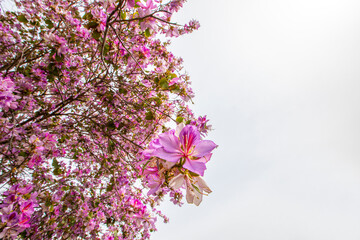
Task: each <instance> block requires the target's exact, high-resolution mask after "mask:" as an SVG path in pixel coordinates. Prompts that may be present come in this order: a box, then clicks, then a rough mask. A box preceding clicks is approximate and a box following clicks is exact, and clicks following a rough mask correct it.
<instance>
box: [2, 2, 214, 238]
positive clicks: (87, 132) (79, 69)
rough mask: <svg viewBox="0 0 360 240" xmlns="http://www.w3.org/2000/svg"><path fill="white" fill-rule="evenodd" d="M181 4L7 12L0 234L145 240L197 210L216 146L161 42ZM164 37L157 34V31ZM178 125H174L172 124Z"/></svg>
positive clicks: (177, 62)
mask: <svg viewBox="0 0 360 240" xmlns="http://www.w3.org/2000/svg"><path fill="white" fill-rule="evenodd" d="M183 2H185V0H171V1H166V2H165V1H162V0H147V2H146V3H144V2H142V1H140V0H105V1H102V0H99V1H98V0H57V1H53V0H18V1H15V3H16V6H17V10H16V11H15V12H9V11H7V12H5V10H3V9H2V10H1V13H0V48H1V50H0V82H1V84H0V164H1V165H0V166H1V167H0V184H1V186H0V194H1V196H2V197H1V198H0V216H1V223H0V238H3V239H11V238H12V239H15V238H26V239H76V238H84V239H148V238H149V236H150V232H152V231H155V230H156V228H155V225H154V224H155V221H156V217H162V218H164V220H165V221H166V220H167V219H166V217H165V216H164V215H163V214H162V213H161V212H160V211H158V210H157V209H156V206H158V204H159V203H160V201H161V200H162V199H163V197H164V196H165V195H169V196H170V199H171V201H172V202H173V203H174V204H177V205H181V204H182V197H183V192H182V189H186V200H187V202H188V203H194V204H196V205H199V204H200V202H201V200H202V197H203V195H205V194H207V193H210V192H211V190H210V189H209V187H208V186H207V185H206V183H205V181H204V180H203V179H202V177H201V176H203V175H204V171H205V169H206V163H207V162H208V161H209V159H210V157H211V152H212V150H213V149H214V148H215V147H216V145H215V144H214V143H213V142H212V141H209V140H203V139H202V138H203V137H205V135H206V134H207V131H208V130H209V129H210V126H209V125H207V122H208V120H207V119H206V117H199V118H195V116H194V114H193V113H192V111H191V110H190V109H189V108H188V105H187V102H188V101H189V100H190V99H191V98H192V97H193V92H192V90H191V88H190V82H189V77H188V76H187V75H186V74H185V73H184V72H183V70H182V66H181V63H182V60H181V59H180V58H177V57H175V56H174V55H173V54H172V53H171V52H169V51H168V49H167V47H168V45H169V44H170V42H169V41H165V40H161V39H165V37H178V36H179V35H182V34H186V33H190V32H192V31H193V30H195V29H197V28H198V27H199V24H198V22H197V21H190V22H189V23H188V24H185V25H179V24H176V23H173V22H171V17H172V14H173V13H175V12H177V11H178V10H179V9H180V8H181V7H182V4H183ZM161 35H165V37H162V38H159V36H161ZM169 121H173V122H176V123H177V127H176V129H174V130H171V129H169V128H168V127H167V126H169V125H168V124H167V123H168V122H169Z"/></svg>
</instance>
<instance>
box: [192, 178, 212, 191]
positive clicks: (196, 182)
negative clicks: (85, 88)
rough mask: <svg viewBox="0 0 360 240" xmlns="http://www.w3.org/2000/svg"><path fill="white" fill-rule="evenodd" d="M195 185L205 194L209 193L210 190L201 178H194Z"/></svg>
mask: <svg viewBox="0 0 360 240" xmlns="http://www.w3.org/2000/svg"><path fill="white" fill-rule="evenodd" d="M195 184H196V185H197V186H199V188H201V189H203V190H204V191H205V192H207V193H211V192H212V191H211V189H210V188H209V186H208V185H207V184H206V182H205V180H204V179H203V178H202V177H200V176H199V177H195Z"/></svg>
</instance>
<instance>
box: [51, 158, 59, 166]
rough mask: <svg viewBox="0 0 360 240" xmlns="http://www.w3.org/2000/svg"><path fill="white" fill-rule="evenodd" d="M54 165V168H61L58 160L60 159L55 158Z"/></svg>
mask: <svg viewBox="0 0 360 240" xmlns="http://www.w3.org/2000/svg"><path fill="white" fill-rule="evenodd" d="M52 166H53V167H54V168H59V167H60V164H59V162H58V160H57V159H56V158H54V159H53V162H52Z"/></svg>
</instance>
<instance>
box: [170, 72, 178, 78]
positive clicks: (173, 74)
mask: <svg viewBox="0 0 360 240" xmlns="http://www.w3.org/2000/svg"><path fill="white" fill-rule="evenodd" d="M169 77H170V79H173V78H177V75H176V74H175V73H171V74H169Z"/></svg>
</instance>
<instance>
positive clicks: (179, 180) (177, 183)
mask: <svg viewBox="0 0 360 240" xmlns="http://www.w3.org/2000/svg"><path fill="white" fill-rule="evenodd" d="M184 180H185V179H184V175H183V174H179V175H177V176H175V177H174V178H173V179H171V181H170V182H169V186H170V187H171V188H172V189H178V188H180V187H181V186H182V185H183V184H184Z"/></svg>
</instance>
